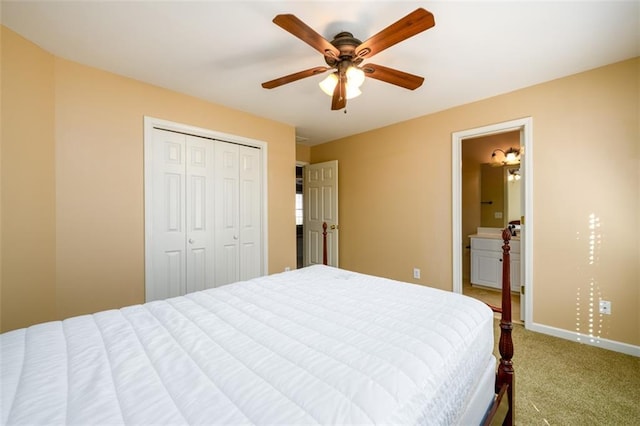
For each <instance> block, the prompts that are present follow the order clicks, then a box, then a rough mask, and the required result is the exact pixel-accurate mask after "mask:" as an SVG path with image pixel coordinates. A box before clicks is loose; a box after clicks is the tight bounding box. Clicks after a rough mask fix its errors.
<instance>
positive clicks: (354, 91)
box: [347, 83, 362, 100]
mask: <svg viewBox="0 0 640 426" xmlns="http://www.w3.org/2000/svg"><path fill="white" fill-rule="evenodd" d="M360 95H362V92H361V91H360V89H359V88H357V87H355V86H352V85H350V84H349V83H347V100H349V99H353V98H356V97H358V96H360Z"/></svg>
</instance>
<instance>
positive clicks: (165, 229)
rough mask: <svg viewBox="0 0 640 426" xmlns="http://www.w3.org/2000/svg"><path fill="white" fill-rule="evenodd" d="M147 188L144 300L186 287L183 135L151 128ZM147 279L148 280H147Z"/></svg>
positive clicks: (173, 293)
mask: <svg viewBox="0 0 640 426" xmlns="http://www.w3.org/2000/svg"><path fill="white" fill-rule="evenodd" d="M151 156H152V162H151V168H152V172H151V173H152V179H153V181H154V182H155V183H156V184H155V185H153V188H152V191H151V201H152V203H151V204H152V207H151V211H152V215H151V218H149V219H148V220H151V222H152V224H151V227H152V232H151V233H150V235H148V236H147V237H148V238H151V239H152V241H151V244H150V246H151V248H152V249H151V253H150V256H149V255H147V257H148V258H149V257H150V259H148V260H149V261H150V262H151V268H149V269H150V271H151V274H152V277H151V280H150V281H151V282H153V285H147V286H146V300H147V301H150V300H158V299H165V298H167V297H173V296H178V295H180V294H184V292H185V290H186V253H185V249H186V247H185V239H186V226H185V211H186V205H185V194H184V193H185V172H186V170H185V136H184V135H182V134H179V133H173V132H166V131H163V130H158V129H154V130H153V144H152V153H151ZM147 281H149V280H147Z"/></svg>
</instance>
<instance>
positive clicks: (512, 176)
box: [507, 169, 520, 182]
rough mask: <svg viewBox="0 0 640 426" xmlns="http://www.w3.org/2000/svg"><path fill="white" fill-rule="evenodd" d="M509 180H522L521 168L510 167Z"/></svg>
mask: <svg viewBox="0 0 640 426" xmlns="http://www.w3.org/2000/svg"><path fill="white" fill-rule="evenodd" d="M507 180H508V181H509V182H515V181H518V180H520V170H518V169H509V174H508V175H507Z"/></svg>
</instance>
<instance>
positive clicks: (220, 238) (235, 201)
mask: <svg viewBox="0 0 640 426" xmlns="http://www.w3.org/2000/svg"><path fill="white" fill-rule="evenodd" d="M239 148H240V147H239V145H235V144H231V143H225V142H218V141H216V142H215V166H214V170H215V172H214V173H215V234H216V242H215V264H216V268H215V272H214V275H215V286H216V287H218V286H221V285H224V284H229V283H232V282H236V281H238V280H239V279H240V268H239V262H238V260H237V259H238V257H239V243H240V229H239V191H240V190H239V169H240V167H239V163H238V155H239ZM231 259H233V260H231Z"/></svg>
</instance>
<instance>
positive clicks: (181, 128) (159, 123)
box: [143, 115, 269, 300]
mask: <svg viewBox="0 0 640 426" xmlns="http://www.w3.org/2000/svg"><path fill="white" fill-rule="evenodd" d="M154 128H157V129H162V130H169V131H174V132H180V133H185V134H189V135H193V136H199V137H203V138H208V139H215V140H220V141H223V142H230V143H235V144H239V145H246V146H251V147H255V148H259V149H260V150H261V152H262V176H261V179H262V185H261V191H262V192H261V193H262V211H261V222H262V267H261V275H264V274H267V273H268V271H269V229H268V225H269V216H268V213H269V208H268V207H269V203H268V200H269V193H268V185H267V176H268V169H267V166H268V158H269V155H268V150H267V143H266V142H264V141H260V140H257V139H251V138H247V137H244V136H238V135H232V134H229V133H223V132H219V131H215V130H209V129H205V128H202V127H196V126H191V125H188V124H182V123H177V122H173V121H168V120H163V119H160V118H155V117H150V116H146V115H145V116H144V134H143V139H144V144H143V146H144V153H143V170H144V187H143V190H144V275H145V277H144V283H145V300H146V289H147V277H151V276H152V274H151V272H152V271H151V268H152V265H151V256H147V253H151V242H152V233H153V226H152V224H153V223H152V218H151V212H150V210H147V206H151V205H152V200H151V189H150V186H151V182H152V181H153V179H152V173H151V167H149V165H151V161H152V158H151V153H152V149H151V147H152V143H153V129H154Z"/></svg>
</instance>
